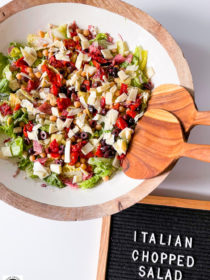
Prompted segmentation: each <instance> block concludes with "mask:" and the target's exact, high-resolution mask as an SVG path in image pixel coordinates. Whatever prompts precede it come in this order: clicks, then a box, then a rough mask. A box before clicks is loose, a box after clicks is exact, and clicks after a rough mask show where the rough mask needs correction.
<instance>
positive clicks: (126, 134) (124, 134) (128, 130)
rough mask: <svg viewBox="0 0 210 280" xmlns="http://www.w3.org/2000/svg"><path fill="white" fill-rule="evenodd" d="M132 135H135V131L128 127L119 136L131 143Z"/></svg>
mask: <svg viewBox="0 0 210 280" xmlns="http://www.w3.org/2000/svg"><path fill="white" fill-rule="evenodd" d="M132 133H133V129H131V128H129V127H126V128H124V129H123V130H122V131H121V132H120V134H119V136H120V138H122V139H124V140H126V141H128V142H129V141H130V140H131V135H132Z"/></svg>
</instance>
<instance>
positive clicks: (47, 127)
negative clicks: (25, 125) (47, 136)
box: [40, 124, 50, 133]
mask: <svg viewBox="0 0 210 280" xmlns="http://www.w3.org/2000/svg"><path fill="white" fill-rule="evenodd" d="M40 129H41V130H43V131H46V132H48V133H49V129H50V126H49V124H45V125H43V126H42V127H41V128H40Z"/></svg>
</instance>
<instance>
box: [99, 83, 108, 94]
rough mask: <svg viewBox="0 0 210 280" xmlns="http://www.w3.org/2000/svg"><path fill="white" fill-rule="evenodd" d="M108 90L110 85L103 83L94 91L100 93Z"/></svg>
mask: <svg viewBox="0 0 210 280" xmlns="http://www.w3.org/2000/svg"><path fill="white" fill-rule="evenodd" d="M109 88H110V83H105V84H103V85H102V86H100V87H97V88H96V90H97V92H99V93H101V92H103V91H106V90H108V89H109Z"/></svg>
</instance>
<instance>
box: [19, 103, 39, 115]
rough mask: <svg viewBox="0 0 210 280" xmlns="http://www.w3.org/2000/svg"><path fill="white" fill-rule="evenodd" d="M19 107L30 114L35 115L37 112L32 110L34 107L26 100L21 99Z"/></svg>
mask: <svg viewBox="0 0 210 280" xmlns="http://www.w3.org/2000/svg"><path fill="white" fill-rule="evenodd" d="M21 107H23V108H26V109H27V111H28V112H29V113H31V114H36V113H37V110H36V109H35V108H34V105H33V104H32V103H31V102H30V101H28V100H27V99H23V100H22V102H21Z"/></svg>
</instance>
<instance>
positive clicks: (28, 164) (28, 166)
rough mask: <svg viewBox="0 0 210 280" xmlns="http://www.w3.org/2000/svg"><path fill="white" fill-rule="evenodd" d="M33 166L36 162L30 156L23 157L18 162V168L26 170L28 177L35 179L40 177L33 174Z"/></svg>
mask: <svg viewBox="0 0 210 280" xmlns="http://www.w3.org/2000/svg"><path fill="white" fill-rule="evenodd" d="M33 167H34V164H33V162H32V161H30V160H29V158H24V157H22V158H21V159H20V161H19V162H18V168H19V169H21V170H24V171H25V172H26V174H27V176H28V177H31V178H33V179H35V178H38V176H36V175H34V174H33Z"/></svg>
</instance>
